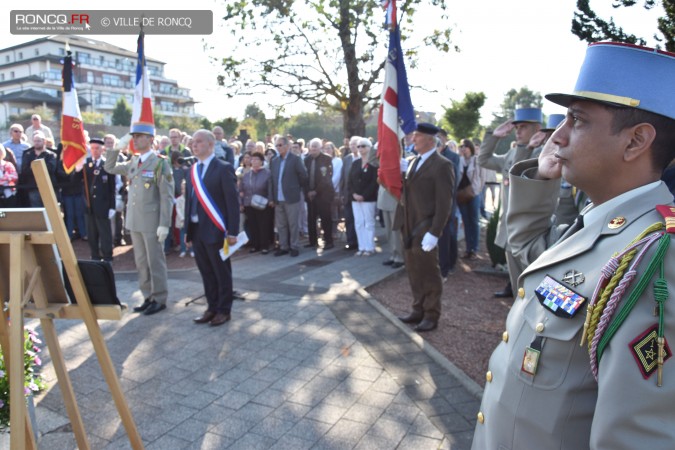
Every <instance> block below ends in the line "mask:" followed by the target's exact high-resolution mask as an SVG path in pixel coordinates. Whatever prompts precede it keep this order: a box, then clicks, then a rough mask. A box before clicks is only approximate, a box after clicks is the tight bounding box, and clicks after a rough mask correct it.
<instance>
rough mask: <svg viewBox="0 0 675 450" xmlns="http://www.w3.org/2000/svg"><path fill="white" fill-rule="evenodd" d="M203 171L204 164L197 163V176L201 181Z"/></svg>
mask: <svg viewBox="0 0 675 450" xmlns="http://www.w3.org/2000/svg"><path fill="white" fill-rule="evenodd" d="M203 171H204V163H201V162H200V163H197V175H198V176H199V179H200V180H201V179H202V172H203Z"/></svg>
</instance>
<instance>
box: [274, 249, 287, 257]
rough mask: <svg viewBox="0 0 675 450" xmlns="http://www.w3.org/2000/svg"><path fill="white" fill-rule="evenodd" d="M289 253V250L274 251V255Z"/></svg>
mask: <svg viewBox="0 0 675 450" xmlns="http://www.w3.org/2000/svg"><path fill="white" fill-rule="evenodd" d="M281 255H288V250H277V251H276V252H274V256H281Z"/></svg>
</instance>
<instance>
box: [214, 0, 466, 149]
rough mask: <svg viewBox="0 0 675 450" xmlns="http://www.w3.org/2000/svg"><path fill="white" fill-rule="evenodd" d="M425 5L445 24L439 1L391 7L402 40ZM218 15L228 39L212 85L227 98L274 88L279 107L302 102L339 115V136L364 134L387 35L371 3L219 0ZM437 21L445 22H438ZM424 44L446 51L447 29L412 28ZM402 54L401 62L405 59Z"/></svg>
mask: <svg viewBox="0 0 675 450" xmlns="http://www.w3.org/2000/svg"><path fill="white" fill-rule="evenodd" d="M429 3H430V4H431V5H433V6H431V7H434V8H436V9H437V11H438V13H437V14H436V16H437V17H439V16H440V18H441V19H447V17H446V14H445V11H446V9H447V5H446V0H432V1H431V2H425V1H423V0H403V1H400V2H399V4H398V8H399V23H401V24H402V25H403V30H402V31H403V34H404V35H406V36H407V35H410V34H411V28H412V18H413V16H414V15H415V13H416V12H417V10H418V8H419V7H420V5H427V4H429ZM225 10H226V14H225V16H224V17H223V20H224V22H225V27H227V28H228V29H229V30H230V31H231V33H232V35H233V36H234V37H235V39H236V41H235V42H236V43H235V44H234V46H235V48H234V50H233V51H232V53H231V55H229V56H226V57H224V58H222V59H220V60H219V62H220V63H222V65H223V74H221V75H219V76H218V82H219V84H221V85H222V86H225V87H227V88H228V95H230V96H234V95H241V94H253V93H267V92H270V90H274V91H276V92H277V93H280V94H282V95H283V96H284V98H285V99H286V103H293V102H298V101H302V102H307V103H310V104H313V105H315V106H316V107H318V108H323V109H326V108H330V109H333V110H336V111H339V112H340V113H341V114H342V117H343V130H344V133H345V134H346V135H348V136H349V135H355V134H358V135H363V134H365V121H364V114H365V113H366V112H367V110H368V109H369V107H370V108H372V107H374V106H375V104H376V101H377V100H378V99H379V94H380V92H379V89H376V88H377V87H379V86H378V83H379V82H380V81H381V80H382V78H383V71H382V69H383V68H384V59H385V55H386V46H387V41H388V33H387V31H386V30H384V29H383V28H382V23H383V20H384V13H383V10H382V8H381V6H380V2H378V1H374V0H310V1H292V0H250V1H237V0H226V1H225ZM444 22H445V20H444ZM416 30H421V31H419V32H421V33H426V34H425V35H424V36H422V37H423V39H424V43H425V44H426V45H432V46H434V47H436V48H438V49H439V50H440V51H443V52H448V51H449V50H450V49H452V48H454V49H456V48H455V47H453V46H452V45H451V44H450V31H451V30H450V29H449V28H446V29H440V30H431V29H429V27H416ZM411 53H414V52H411V51H409V54H408V55H407V56H408V57H410V56H412V55H411Z"/></svg>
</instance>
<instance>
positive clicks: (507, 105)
mask: <svg viewBox="0 0 675 450" xmlns="http://www.w3.org/2000/svg"><path fill="white" fill-rule="evenodd" d="M542 105H543V99H542V97H541V94H540V93H539V92H533V91H531V90H530V89H529V88H528V87H527V86H523V87H521V88H520V89H518V90H517V89H510V90H509V91H508V92H507V93H506V94H504V100H503V101H502V104H501V105H500V110H499V112H496V113H492V115H493V116H494V119H492V123H491V124H490V128H496V127H497V126H498V125H499V124H501V123H503V122H504V121H506V120H507V119H509V118H512V117H513V113H514V111H515V110H516V108H541V107H542Z"/></svg>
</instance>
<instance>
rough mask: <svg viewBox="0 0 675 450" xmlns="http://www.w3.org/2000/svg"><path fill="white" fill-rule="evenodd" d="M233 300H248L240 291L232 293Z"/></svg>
mask: <svg viewBox="0 0 675 450" xmlns="http://www.w3.org/2000/svg"><path fill="white" fill-rule="evenodd" d="M232 299H234V300H246V299H245V298H244V296H243V295H241V293H240V292H239V291H232Z"/></svg>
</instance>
